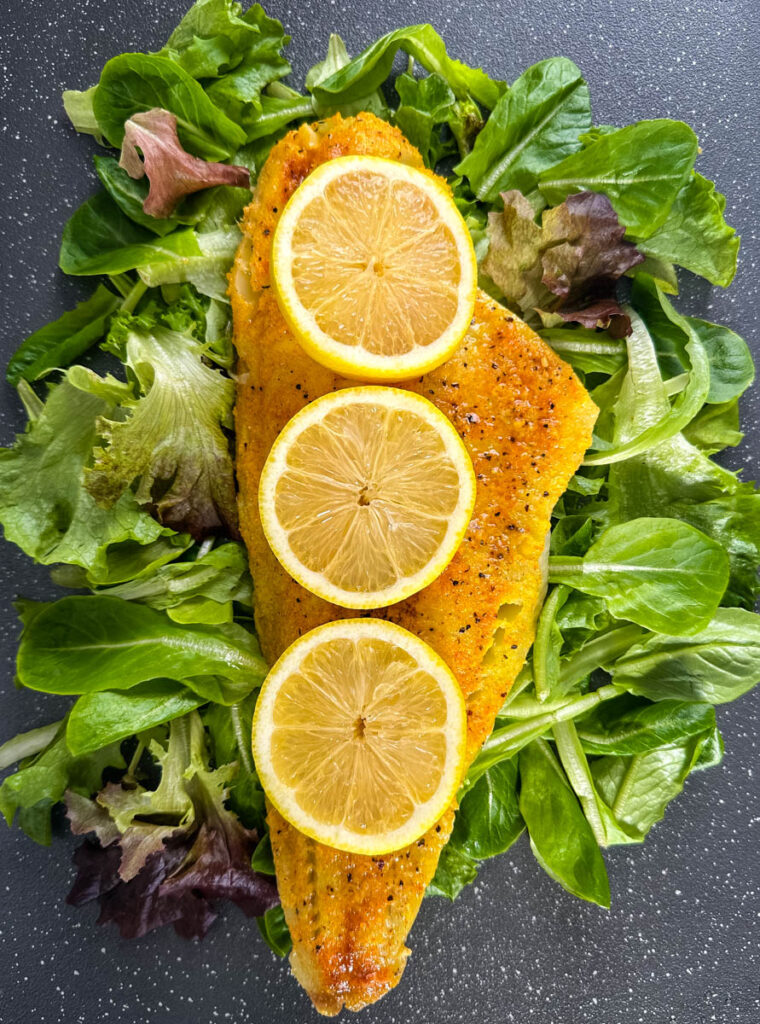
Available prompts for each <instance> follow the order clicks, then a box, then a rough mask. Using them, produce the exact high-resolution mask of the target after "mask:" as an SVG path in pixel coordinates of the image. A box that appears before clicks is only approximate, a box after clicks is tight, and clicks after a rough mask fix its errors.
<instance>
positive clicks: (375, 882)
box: [231, 114, 596, 1014]
mask: <svg viewBox="0 0 760 1024" xmlns="http://www.w3.org/2000/svg"><path fill="white" fill-rule="evenodd" d="M348 153H372V154H375V155H380V156H387V157H389V158H392V159H399V160H403V161H404V162H406V163H409V164H411V165H413V166H418V167H421V166H422V161H421V159H420V156H419V154H418V153H417V151H416V150H415V149H414V148H413V147H412V146H411V145H410V144H409V143H408V142H407V141H406V140H405V139H404V138H403V136H402V135H401V133H400V132H399V131H398V130H397V129H396V128H393V127H392V126H390V125H388V124H386V123H385V122H383V121H380V120H378V119H377V118H375V117H373V116H372V115H371V114H361V115H359V116H357V117H356V118H348V119H345V120H344V119H342V118H341V117H340V115H337V116H336V117H335V118H332V119H330V120H329V121H325V122H321V123H319V124H317V125H315V126H302V127H301V128H299V129H298V130H296V131H295V132H292V133H290V135H288V136H286V137H285V138H284V139H283V140H282V141H281V142H280V143H278V144H277V146H275V148H274V149H273V151H272V154H271V155H270V157H269V160H268V161H267V163H266V165H265V166H264V168H263V170H262V173H261V176H260V178H259V183H258V186H257V188H256V193H255V196H254V199H253V202H252V203H251V204H250V206H249V207H248V209H247V211H246V214H245V221H244V225H243V226H244V232H245V240H244V242H243V243H242V244H241V247H240V250H239V253H238V257H237V260H236V265H235V270H234V272H233V275H232V281H231V285H232V287H231V295H232V302H233V313H234V322H235V344H236V346H237V350H238V384H237V406H236V423H237V473H238V481H239V485H240V502H239V504H240V520H241V531H242V534H243V537H244V538H245V541H246V544H247V546H248V552H249V556H250V561H251V569H252V572H253V577H254V583H255V589H254V599H255V614H256V625H257V629H258V633H259V638H260V641H261V646H262V650H263V653H264V656H265V657H266V658H267V660H268V661H270V662H272V661H274V660H275V659H276V658H277V657H278V656H279V655H280V654H281V653H282V651H283V650H284V649H285V648H286V647H287V646H288V645H289V644H290V643H292V641H293V640H295V639H296V638H297V637H298V636H300V635H302V634H303V633H305V632H307V631H308V630H310V629H312V628H314V627H315V626H317V625H319V624H321V623H323V622H329V621H331V620H333V619H336V618H340V617H345V616H348V615H353V614H355V612H350V611H348V610H346V609H342V608H337V607H335V606H333V605H330V604H329V603H327V602H325V601H322V600H321V599H320V598H317V597H315V596H314V595H312V594H310V593H308V592H307V591H305V590H304V589H303V588H302V587H301V586H300V585H299V584H297V583H296V582H295V581H294V580H293V579H291V577H290V576H288V574H287V573H286V572H285V570H284V569H282V567H281V566H280V564H279V562H277V560H276V558H275V557H274V555H273V554H272V552H271V550H270V549H269V546H268V545H267V543H266V540H265V538H264V534H263V532H262V529H261V525H260V522H259V518H258V506H257V489H258V482H259V476H260V473H261V469H262V466H263V464H264V461H265V459H266V456H267V454H268V453H269V449H270V448H271V445H272V443H273V442H274V439H275V438H276V436H277V434H278V433H279V431H280V430H281V429H282V428H283V426H284V425H285V424H286V423H287V421H288V420H289V419H290V418H291V416H293V415H294V414H295V413H296V412H297V411H298V410H299V409H301V408H302V407H303V406H304V405H306V404H307V403H308V402H310V401H312V400H313V399H315V398H317V397H318V396H319V395H322V394H325V393H326V392H328V391H331V390H335V389H337V388H341V387H345V386H348V385H350V384H352V383H353V384H355V383H356V382H355V381H353V382H352V381H347V380H345V379H342V378H339V377H336V376H335V375H334V374H333V373H332V372H331V371H329V370H327V369H325V368H324V367H322V366H320V365H318V364H317V363H315V362H314V361H313V360H312V359H310V358H309V357H308V356H307V355H306V354H305V352H304V351H303V350H302V349H301V347H300V346H299V345H298V343H297V342H296V341H295V339H294V338H293V336H292V335H291V334H290V332H289V330H288V328H287V326H286V325H285V322H284V320H283V319H282V316H281V314H280V312H279V308H278V306H277V303H276V301H275V298H274V295H273V294H272V291H271V289H270V287H269V243H270V241H271V235H272V232H273V230H274V226H275V224H276V222H277V217H278V215H279V213H280V211H281V210H282V207H283V205H284V203H285V202H286V201H287V199H288V198H289V196H290V195H291V194H292V192H293V191H294V190H295V188H297V186H298V185H299V184H300V182H301V181H302V180H303V178H304V177H305V176H306V175H307V174H308V173H309V171H310V170H312V169H313V168H314V167H316V166H318V164H320V163H322V162H324V160H327V159H331V158H333V157H335V156H339V155H342V154H348ZM403 386H404V387H405V388H408V389H409V390H411V391H416V392H417V393H419V394H421V395H424V396H425V397H427V398H429V399H430V400H431V401H432V402H434V403H435V405H437V406H438V408H439V409H441V410H442V411H443V412H444V413H445V414H446V415H447V416H448V417H449V419H450V420H451V422H452V423H453V424H454V425H455V426H456V428H457V430H458V431H459V433H460V434H461V436H462V438H463V439H464V442H465V444H466V446H467V449H468V451H469V453H470V456H471V458H472V460H473V465H474V467H475V472H476V474H477V479H478V494H477V500H476V505H475V511H474V513H473V517H472V520H471V522H470V525H469V528H468V531H467V534H466V536H465V539H464V540H463V542H462V544H461V546H460V548H459V550H458V551H457V553H456V555H455V556H454V558H453V560H452V561H451V563H450V564H449V566H448V567H447V568H446V570H445V571H444V572H443V573H442V574H441V576H440V577H439V578H438V579H437V580H435V581H434V582H433V583H431V584H430V586H428V587H426V588H425V589H424V590H423V591H421V592H420V593H418V594H416V595H414V596H413V597H411V598H408V599H407V600H406V601H402V602H400V603H399V604H396V605H393V606H392V607H390V608H386V609H382V610H380V611H378V612H375V613H373V614H376V615H379V616H382V617H385V618H388V619H390V620H392V621H393V622H396V623H398V624H399V625H402V626H404V627H405V628H407V629H409V630H411V632H413V633H415V634H416V635H417V636H419V637H421V638H422V639H424V640H426V641H427V642H428V643H429V644H430V645H431V647H433V648H434V649H435V650H436V651H437V652H438V653H439V654H440V655H441V656H442V657H443V658H444V660H445V661H446V662H447V663H448V664H449V666H450V667H451V669H452V670H453V672H454V674H455V675H456V677H457V679H458V681H459V684H460V686H461V688H462V692H463V693H464V695H465V697H466V699H467V706H468V710H467V714H468V758H469V759H472V757H474V756H475V754H476V753H477V751H478V749H479V748H480V745H481V744H482V743H483V741H484V739H485V738H486V737H487V736H488V734H489V733H490V731H491V729H492V727H493V721H494V716H495V715H496V712H497V711H498V709H499V707H500V706H501V704H502V702H503V700H504V698H505V696H506V694H507V692H508V691H509V688H510V686H511V684H512V682H513V681H514V679H515V677H516V675H517V673H518V671H519V670H520V667H521V666H522V664H523V662H524V660H525V656H526V654H527V652H528V649H529V647H530V644H531V643H532V641H533V634H534V629H535V620H536V616H537V614H538V610H539V608H540V604H541V601H542V597H543V590H544V586H545V581H544V574H543V573H542V571H541V560H542V553H543V550H544V544H545V540H546V536H547V532H548V530H549V521H550V515H551V511H552V508H553V506H554V504H555V503H556V501H557V499H558V498H559V497H560V495H561V494H562V493H563V491H564V490H565V488H566V487H567V483H568V481H569V479H570V477H571V476H572V474H573V473H574V472H575V470H576V469H577V467H578V465H579V463H580V461H581V459H582V457H583V453H584V451H585V450H586V448H587V447H588V445H589V443H590V440H591V428H592V426H593V423H594V420H595V418H596V408H595V407H594V405H593V404H592V402H591V400H590V399H589V397H588V395H587V393H586V391H585V390H584V388H583V387H582V385H581V384H580V382H579V381H578V379H577V378H576V377H575V375H574V373H573V372H572V370H571V369H570V368H569V367H568V366H567V365H566V364H565V363H563V362H562V361H561V360H560V359H559V358H558V357H557V356H556V355H555V353H554V352H553V351H552V350H551V348H549V346H548V345H546V344H545V343H544V342H543V341H542V340H541V339H540V338H539V337H538V336H537V335H536V334H535V333H534V332H533V331H532V330H531V329H530V328H529V327H527V326H526V325H525V324H524V323H523V322H522V321H521V320H519V319H518V318H516V317H515V316H514V315H513V314H511V313H510V312H509V311H508V310H505V309H504V308H503V307H501V306H500V305H499V304H498V303H496V302H494V301H493V300H491V299H490V298H489V297H488V296H487V295H485V294H484V293H480V295H479V296H478V300H477V303H476V307H475V313H474V316H473V321H472V325H471V328H470V330H469V332H468V334H467V336H466V338H465V340H464V342H463V343H462V345H461V347H460V349H459V350H458V351H457V352H456V353H455V355H454V356H453V357H452V358H451V359H450V360H449V361H448V362H447V363H445V364H444V365H443V366H441V367H439V368H438V369H437V370H434V371H432V372H431V373H428V374H426V375H425V376H424V377H420V378H418V379H416V380H414V381H411V382H406V383H404V385H403ZM452 821H453V812H452V811H449V812H447V814H446V815H445V816H444V818H442V819H441V821H440V822H439V824H438V825H437V826H435V827H434V828H433V829H432V830H431V831H430V832H429V833H427V835H426V836H424V837H423V839H422V840H420V841H419V842H418V843H416V844H413V845H412V846H411V847H408V848H407V849H405V850H401V851H397V852H396V853H393V854H390V855H388V856H387V857H384V858H380V859H378V858H371V857H362V856H356V855H352V854H348V853H343V852H341V851H337V850H332V849H330V848H328V847H326V846H323V845H322V844H319V843H316V842H314V841H313V840H311V839H308V838H306V837H305V836H303V835H301V834H300V833H298V832H297V831H296V830H295V829H293V828H292V827H291V826H290V825H288V824H287V823H286V822H285V821H284V820H283V819H282V818H281V816H280V815H279V814H278V813H277V812H276V811H275V810H274V809H273V808H270V810H269V824H270V829H271V837H272V849H273V851H274V858H275V866H276V868H277V881H278V887H279V891H280V897H281V899H282V905H283V908H284V910H285V916H286V919H287V922H288V926H289V928H290V931H291V935H292V937H293V953H292V954H291V965H292V967H293V971H294V973H295V975H296V977H297V978H298V979H299V981H300V982H301V984H302V985H303V986H304V987H305V988H306V990H307V992H308V993H309V995H310V996H311V998H312V1000H313V1002H314V1004H315V1006H316V1007H317V1009H319V1010H320V1011H321V1012H322V1013H328V1014H334V1013H337V1012H339V1010H340V1009H341V1008H342V1007H343V1006H344V1005H345V1006H346V1007H347V1008H349V1009H352V1010H356V1009H360V1008H361V1007H362V1006H365V1005H366V1004H367V1003H370V1002H373V1001H375V1000H376V999H378V998H379V997H380V996H381V995H383V994H384V993H385V992H387V991H388V990H389V989H390V988H392V987H393V986H394V985H395V984H396V983H397V982H398V980H399V978H400V976H401V973H402V971H403V968H404V964H405V961H406V958H407V956H408V954H409V950H408V949H407V948H406V946H405V939H406V935H407V933H408V931H409V928H410V927H411V924H412V922H413V921H414V918H415V916H416V914H417V911H418V909H419V904H420V901H421V899H422V896H423V894H424V891H425V888H426V886H427V884H428V882H429V881H430V879H431V878H432V876H433V874H434V872H435V866H436V863H437V860H438V855H439V853H440V850H441V848H442V846H443V845H444V844H445V842H446V841H447V839H448V836H449V833H450V830H451V825H452Z"/></svg>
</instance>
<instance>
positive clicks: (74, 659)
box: [17, 597, 266, 703]
mask: <svg viewBox="0 0 760 1024" xmlns="http://www.w3.org/2000/svg"><path fill="white" fill-rule="evenodd" d="M17 667H18V675H19V679H20V681H21V683H22V684H23V685H24V686H27V687H29V688H30V689H32V690H42V691H43V692H45V693H77V694H81V693H94V692H97V691H100V690H112V689H117V690H129V689H130V688H131V687H133V686H136V685H137V684H138V683H143V682H147V681H148V680H151V679H155V678H157V677H166V678H168V679H176V680H180V681H185V682H186V684H187V685H188V686H189V687H190V688H191V689H194V690H196V691H197V692H200V693H201V695H203V696H206V692H205V691H206V690H207V688H208V682H207V681H206V678H205V677H207V676H213V677H218V678H219V679H220V680H221V681H222V682H221V684H220V689H221V693H220V695H219V699H221V700H222V701H223V702H224V703H234V702H235V701H237V700H241V699H242V698H243V697H244V696H246V695H247V694H248V693H250V691H251V690H252V689H253V688H254V687H255V686H258V685H259V684H260V683H261V681H262V679H263V678H264V675H265V674H266V665H265V663H264V660H263V659H262V657H261V655H260V654H259V651H258V644H257V643H256V640H255V638H254V637H253V635H252V634H250V633H247V632H246V631H245V630H243V629H241V628H240V627H239V626H232V625H227V626H203V625H197V624H196V625H193V626H178V625H176V624H175V623H173V622H172V621H171V619H169V618H168V617H167V616H166V615H164V614H163V613H162V612H157V611H154V610H153V609H152V608H147V607H145V606H144V605H139V604H134V603H133V602H131V601H122V600H121V599H120V598H118V597H64V598H62V599H61V600H60V601H56V602H55V603H54V604H52V605H50V606H49V607H48V608H46V609H45V610H44V611H43V612H41V613H40V615H38V616H37V617H36V618H35V619H34V621H33V622H32V623H31V624H30V625H29V626H28V627H27V628H26V629H25V630H24V632H23V634H22V637H21V644H20V646H19V651H18V661H17ZM215 699H216V698H215Z"/></svg>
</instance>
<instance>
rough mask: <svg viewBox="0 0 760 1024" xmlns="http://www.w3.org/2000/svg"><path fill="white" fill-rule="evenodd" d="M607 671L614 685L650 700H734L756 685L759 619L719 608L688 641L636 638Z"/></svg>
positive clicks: (759, 666) (759, 657)
mask: <svg viewBox="0 0 760 1024" xmlns="http://www.w3.org/2000/svg"><path fill="white" fill-rule="evenodd" d="M611 672H612V679H613V682H614V683H615V685H616V686H618V687H620V688H621V689H624V690H628V691H629V692H630V693H635V694H639V695H641V696H643V697H648V698H649V699H650V700H668V699H671V700H677V701H678V700H686V701H706V702H708V703H710V704H725V703H727V702H728V701H732V700H736V698H737V697H741V695H742V694H744V693H747V692H748V691H749V690H751V689H752V687H754V686H756V685H757V683H758V682H760V616H758V615H756V614H755V613H754V612H750V611H746V610H745V609H743V608H719V609H718V611H717V613H716V615H715V617H714V618H713V619H712V621H711V622H710V623H709V624H708V625H707V626H706V627H705V628H704V629H702V630H700V631H699V632H698V633H696V634H694V635H693V636H690V637H688V639H684V638H682V637H679V636H649V637H645V638H643V639H641V640H640V641H639V642H638V643H636V644H634V645H633V647H631V648H630V649H629V650H628V651H627V652H626V653H625V654H623V655H622V657H620V658H619V659H618V660H617V662H616V663H615V664H614V666H612V669H611Z"/></svg>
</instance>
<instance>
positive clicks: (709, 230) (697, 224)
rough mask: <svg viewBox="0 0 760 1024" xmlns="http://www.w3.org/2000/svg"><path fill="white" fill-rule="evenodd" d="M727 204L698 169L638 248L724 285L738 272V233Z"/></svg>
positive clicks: (713, 282) (712, 281)
mask: <svg viewBox="0 0 760 1024" xmlns="http://www.w3.org/2000/svg"><path fill="white" fill-rule="evenodd" d="M724 206H725V198H724V197H723V196H722V195H721V194H720V193H719V192H718V191H717V190H716V188H715V184H714V183H713V182H712V181H708V180H707V178H703V177H702V175H701V174H698V173H697V172H696V171H695V172H694V173H693V174H692V175H691V177H689V178H688V179H687V181H686V183H685V184H684V185H683V186H682V187H681V190H680V191H679V193H678V195H677V196H676V198H675V200H674V202H673V205H672V206H671V208H670V211H669V213H668V216H667V219H666V220H665V221H664V222H663V223H662V224H661V225H660V227H658V228H657V230H656V231H654V232H653V233H652V234H650V235H649V236H648V237H647V238H646V239H644V240H643V241H640V242H639V243H638V245H639V248H640V249H641V250H642V252H645V253H647V255H648V256H653V257H654V258H656V259H659V260H664V261H666V262H669V263H677V264H678V265H679V266H680V267H685V268H686V270H691V271H692V273H694V274H699V276H700V277H706V278H707V280H708V281H710V282H711V284H719V285H723V287H724V288H725V287H727V286H728V285H729V284H731V281H733V279H734V274H735V273H736V261H737V257H738V254H739V237H738V235H737V234H736V232H735V230H734V228H732V227H730V226H729V225H728V224H726V221H725V219H724V217H723V208H724Z"/></svg>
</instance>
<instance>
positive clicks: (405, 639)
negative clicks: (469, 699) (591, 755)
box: [252, 618, 467, 856]
mask: <svg viewBox="0 0 760 1024" xmlns="http://www.w3.org/2000/svg"><path fill="white" fill-rule="evenodd" d="M336 638H337V639H341V638H348V639H350V640H352V641H355V642H357V641H358V642H362V641H366V642H368V643H369V644H372V643H373V642H376V641H378V640H382V641H386V642H391V643H393V644H394V645H395V646H397V647H399V648H401V650H403V651H405V652H406V653H407V654H409V655H411V657H412V658H414V659H415V661H416V662H417V664H418V666H419V668H420V669H421V670H422V671H424V672H427V673H429V674H430V675H432V676H434V677H435V679H436V681H437V682H438V684H439V689H440V691H441V693H442V694H443V695H444V699H445V703H446V712H447V714H446V722H445V727H444V728H443V729H442V730H441V731H442V732H444V733H445V736H446V759H445V764H444V768H443V770H442V771H441V773H440V779H439V782H438V785H437V787H436V788H435V791H434V792H433V794H432V795H431V796H430V797H429V798H428V799H427V800H425V801H424V802H422V803H418V804H416V806H415V809H414V813H413V814H411V815H410V816H408V817H407V819H406V820H405V821H404V822H402V823H401V824H400V825H398V826H397V827H395V828H393V829H390V830H387V831H384V832H382V833H379V834H371V833H367V832H359V831H356V830H353V829H347V828H346V827H345V826H344V825H342V824H329V823H326V822H324V821H321V820H320V819H318V818H316V817H315V816H314V815H313V814H312V813H310V812H309V810H308V809H307V808H305V807H303V806H302V805H301V803H299V801H298V799H297V798H296V796H295V789H294V786H293V785H290V784H289V783H288V781H287V780H283V779H282V778H281V777H280V776H279V775H278V773H277V772H276V770H275V769H274V767H273V764H272V755H271V744H272V737H273V736H274V735H275V732H276V729H275V725H274V716H273V712H274V706H275V701H276V700H277V696H278V693H279V692H280V687H281V685H282V683H283V682H284V681H286V680H287V679H288V678H289V677H291V676H292V675H293V674H294V673H296V672H297V671H298V669H299V666H300V665H301V664H302V663H303V661H304V659H305V657H306V656H307V655H308V654H309V653H310V652H312V651H314V650H315V649H316V648H318V647H320V646H322V645H324V644H329V643H330V641H331V640H333V639H336ZM466 747H467V713H466V706H465V702H464V698H463V696H462V692H461V690H460V688H459V685H458V683H457V681H456V678H455V677H454V675H453V673H452V672H451V669H450V668H449V667H448V665H446V663H445V662H444V661H443V659H442V658H441V657H440V656H439V655H438V654H437V653H436V652H435V651H434V650H433V649H432V648H431V647H429V646H428V644H426V643H425V642H424V641H423V640H420V639H419V638H418V637H416V636H414V634H412V633H410V632H408V630H405V629H403V628H402V627H401V626H398V625H396V624H395V623H392V622H388V621H386V620H383V619H370V618H366V619H341V620H338V621H335V622H329V623H326V624H325V625H322V626H318V627H316V628H315V629H313V630H311V631H310V632H309V633H306V634H305V635H304V636H302V637H299V638H298V639H297V640H296V641H295V642H294V643H293V644H291V646H290V647H289V648H288V649H287V650H286V651H285V652H284V654H282V656H281V657H280V658H279V659H278V660H277V662H276V663H275V664H274V666H273V667H272V669H271V671H270V672H269V675H268V676H267V678H266V679H265V681H264V683H263V685H262V687H261V691H260V693H259V696H258V700H257V702H256V709H255V713H254V716H253V730H252V751H253V758H254V762H255V766H256V771H257V773H258V776H259V778H260V780H261V783H262V785H263V787H264V790H265V792H266V795H267V798H268V799H269V801H270V802H271V803H272V804H273V805H274V807H276V809H277V810H278V811H279V813H280V814H281V815H282V817H283V818H285V820H286V821H288V822H290V824H291V825H293V826H294V827H295V828H297V829H298V831H299V832H302V833H303V834H304V835H306V836H309V837H310V838H311V839H314V840H316V841H317V842H320V843H324V844H325V845H326V846H330V847H333V848H334V849H338V850H344V851H346V852H349V853H356V854H363V855H368V856H379V855H382V854H386V853H390V852H392V851H394V850H399V849H402V848H403V847H405V846H408V845H409V844H410V843H413V842H415V841H416V840H417V839H419V838H420V836H422V835H424V833H425V832H427V831H428V829H430V828H431V827H432V826H433V825H434V824H435V823H436V822H437V821H438V820H439V818H440V817H441V815H442V814H443V813H444V812H445V811H446V809H447V808H448V807H450V806H451V804H452V803H453V801H454V799H455V797H456V793H457V790H458V788H459V786H460V784H461V781H462V775H463V772H464V767H465V758H466ZM346 782H347V785H349V784H350V782H349V780H346Z"/></svg>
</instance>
